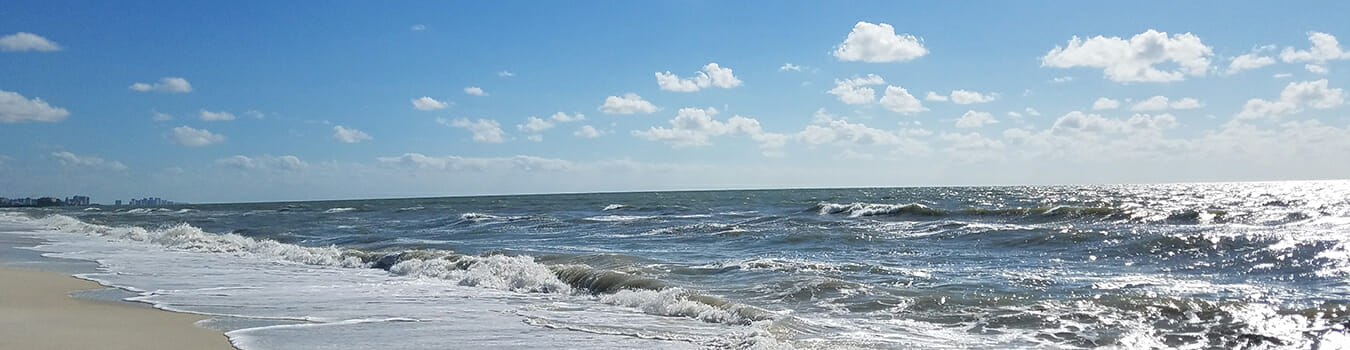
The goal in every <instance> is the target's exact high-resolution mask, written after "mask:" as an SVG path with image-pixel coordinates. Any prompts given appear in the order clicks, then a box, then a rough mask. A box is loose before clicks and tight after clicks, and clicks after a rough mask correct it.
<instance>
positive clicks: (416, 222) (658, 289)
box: [0, 181, 1350, 349]
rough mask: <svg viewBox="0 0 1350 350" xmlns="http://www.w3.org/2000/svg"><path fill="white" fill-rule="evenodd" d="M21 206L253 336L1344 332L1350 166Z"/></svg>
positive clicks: (170, 301) (1322, 338) (558, 338)
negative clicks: (1323, 171)
mask: <svg viewBox="0 0 1350 350" xmlns="http://www.w3.org/2000/svg"><path fill="white" fill-rule="evenodd" d="M99 209H100V210H85V208H63V209H30V210H23V211H11V212H8V213H6V214H3V215H4V216H3V217H0V220H3V221H5V222H8V223H10V224H13V225H29V226H39V227H43V228H46V229H48V231H44V232H40V233H33V235H37V236H39V237H40V238H43V239H47V240H50V241H52V243H50V244H48V245H46V246H43V247H40V248H39V249H40V250H43V251H48V252H54V253H53V254H54V256H60V257H71V258H81V259H91V260H96V261H99V262H100V263H101V264H102V266H103V269H104V271H105V273H97V274H90V275H86V276H85V277H87V278H92V279H96V280H99V281H103V282H105V283H108V284H113V285H118V286H123V287H126V288H129V289H132V290H135V291H139V292H141V294H142V296H140V297H137V298H135V299H137V300H138V301H145V302H149V303H152V304H155V305H157V306H159V307H162V308H168V309H175V310H185V311H191V312H199V313H206V314H217V315H230V316H238V317H243V318H246V319H247V318H253V319H268V320H286V321H288V322H282V323H278V322H272V323H269V326H260V327H252V328H248V327H244V328H240V329H237V330H234V331H232V332H230V333H228V335H230V336H231V338H232V339H233V340H234V341H235V342H236V344H237V345H239V346H240V347H242V348H244V349H298V348H315V349H318V348H332V347H334V346H341V347H346V348H388V347H390V346H393V347H397V348H445V347H446V346H456V345H464V344H473V345H475V346H489V347H491V346H497V347H534V348H557V347H563V348H569V347H571V348H590V347H596V346H600V347H620V348H624V347H628V348H631V347H644V348H653V347H654V348H691V347H692V348H698V347H713V348H817V347H819V348H841V347H855V348H911V347H923V348H941V347H957V348H1009V347H1099V346H1121V347H1127V348H1146V347H1169V348H1233V347H1258V348H1286V347H1287V348H1312V347H1322V348H1335V347H1336V346H1345V344H1348V343H1350V336H1347V333H1346V330H1345V327H1346V325H1347V323H1350V315H1347V312H1350V310H1347V308H1348V307H1350V286H1347V283H1346V282H1347V277H1350V182H1346V181H1329V182H1280V183H1221V184H1174V185H1113V186H1056V187H970V188H947V187H944V188H871V189H828V190H768V191H709V192H661V193H615V194H569V195H535V196H500V197H463V198H428V199H396V200H360V201H330V202H295V203H261V204H220V205H188V206H172V207H163V208H125V207H121V208H119V207H102V208H99Z"/></svg>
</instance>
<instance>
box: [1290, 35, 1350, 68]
mask: <svg viewBox="0 0 1350 350" xmlns="http://www.w3.org/2000/svg"><path fill="white" fill-rule="evenodd" d="M1308 41H1310V42H1312V47H1311V48H1309V49H1307V50H1295V49H1294V48H1292V47H1286V48H1284V51H1280V60H1282V61H1284V62H1285V63H1307V64H1306V65H1304V66H1303V67H1304V68H1305V69H1307V70H1308V71H1309V72H1313V73H1317V74H1326V73H1327V66H1326V64H1327V61H1335V60H1344V59H1350V51H1345V50H1343V49H1341V43H1340V42H1338V41H1337V40H1336V37H1335V36H1333V35H1331V34H1327V33H1322V32H1310V33H1308Z"/></svg>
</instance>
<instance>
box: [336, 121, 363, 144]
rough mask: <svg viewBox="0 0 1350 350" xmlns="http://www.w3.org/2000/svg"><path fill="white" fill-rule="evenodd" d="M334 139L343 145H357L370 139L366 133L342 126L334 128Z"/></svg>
mask: <svg viewBox="0 0 1350 350" xmlns="http://www.w3.org/2000/svg"><path fill="white" fill-rule="evenodd" d="M333 139H334V140H338V142H342V143H357V142H361V141H365V140H369V139H370V135H367V134H366V133H365V132H364V131H361V130H356V129H348V128H345V127H343V126H341V125H337V126H333Z"/></svg>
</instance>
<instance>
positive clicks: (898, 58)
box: [834, 22, 928, 63]
mask: <svg viewBox="0 0 1350 350" xmlns="http://www.w3.org/2000/svg"><path fill="white" fill-rule="evenodd" d="M927 54H928V49H926V48H924V47H923V43H922V42H920V40H919V39H918V38H916V37H914V36H913V35H909V34H899V35H897V34H895V28H894V27H891V25H890V24H886V23H881V24H872V23H867V22H858V24H855V25H854V26H853V31H852V32H849V33H848V37H846V38H844V42H843V43H842V44H839V47H837V48H835V50H834V57H836V58H838V59H839V60H840V61H863V62H872V63H878V62H904V61H909V60H912V59H915V58H918V57H920V56H923V55H927Z"/></svg>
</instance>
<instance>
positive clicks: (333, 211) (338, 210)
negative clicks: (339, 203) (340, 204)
mask: <svg viewBox="0 0 1350 350" xmlns="http://www.w3.org/2000/svg"><path fill="white" fill-rule="evenodd" d="M355 210H356V208H329V209H328V210H324V211H323V213H324V214H337V213H346V212H349V211H355Z"/></svg>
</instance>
